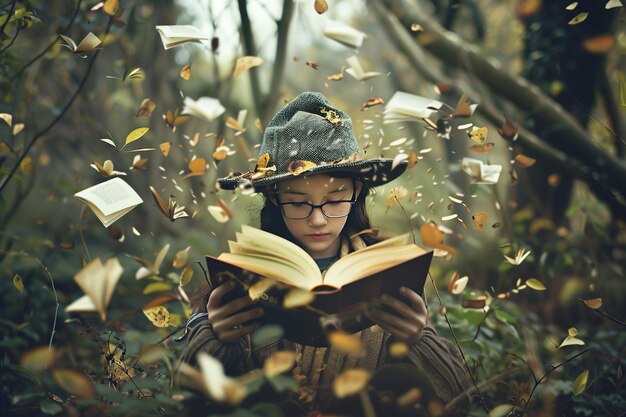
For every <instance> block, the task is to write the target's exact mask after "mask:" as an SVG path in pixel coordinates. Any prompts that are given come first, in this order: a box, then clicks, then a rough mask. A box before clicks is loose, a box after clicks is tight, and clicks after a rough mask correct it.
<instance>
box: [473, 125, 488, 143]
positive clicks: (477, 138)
mask: <svg viewBox="0 0 626 417" xmlns="http://www.w3.org/2000/svg"><path fill="white" fill-rule="evenodd" d="M488 133H489V131H488V130H487V128H486V127H481V128H477V129H474V130H472V131H471V132H468V135H469V137H470V139H471V140H473V141H474V142H476V143H479V144H483V143H485V141H486V140H487V134H488Z"/></svg>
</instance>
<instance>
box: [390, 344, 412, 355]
mask: <svg viewBox="0 0 626 417" xmlns="http://www.w3.org/2000/svg"><path fill="white" fill-rule="evenodd" d="M407 353H409V345H407V344H406V343H404V342H393V343H392V344H390V345H389V354H390V355H391V356H392V357H394V358H403V357H405V356H406V355H407Z"/></svg>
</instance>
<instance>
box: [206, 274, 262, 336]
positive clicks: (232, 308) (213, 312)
mask: <svg viewBox="0 0 626 417" xmlns="http://www.w3.org/2000/svg"><path fill="white" fill-rule="evenodd" d="M235 286H236V284H235V283H234V282H227V283H225V284H222V285H220V286H219V287H217V288H215V289H214V290H213V291H212V292H211V294H210V295H209V302H208V303H207V305H206V310H207V313H208V314H209V317H208V320H209V323H211V326H212V327H213V332H214V333H215V335H216V336H217V338H218V339H219V340H221V341H222V342H225V343H235V342H237V340H239V338H240V337H241V336H245V335H247V334H248V333H251V332H252V331H253V330H254V329H256V328H257V327H259V323H258V322H256V323H252V324H248V325H246V326H244V325H243V323H245V322H247V321H250V320H254V319H256V318H259V317H261V316H262V315H263V314H265V312H264V311H263V308H262V307H257V308H254V309H252V310H246V311H243V312H241V310H242V309H244V308H246V307H248V306H251V305H252V304H255V303H256V301H252V300H251V299H250V297H249V296H248V295H247V294H246V295H245V296H243V297H240V298H237V299H235V300H232V301H230V302H228V303H226V304H223V305H222V297H224V295H225V294H227V293H228V292H229V291H231V290H232V289H233V288H235Z"/></svg>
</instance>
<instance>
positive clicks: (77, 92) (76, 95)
mask: <svg viewBox="0 0 626 417" xmlns="http://www.w3.org/2000/svg"><path fill="white" fill-rule="evenodd" d="M112 22H113V19H112V18H110V19H109V24H108V25H107V28H106V31H105V35H108V33H109V30H110V29H111V24H112ZM100 51H101V49H99V50H97V51H96V52H95V53H94V56H93V58H91V61H90V62H89V66H88V67H87V71H85V75H84V76H83V79H82V80H81V81H80V84H79V85H78V88H77V89H76V91H75V92H74V94H72V97H70V99H69V101H68V102H67V104H66V105H65V107H63V110H61V112H60V113H59V114H58V116H57V117H55V118H54V120H52V122H50V124H48V126H46V127H45V128H44V129H42V130H41V131H39V132H38V133H36V134H35V136H33V138H32V139H31V140H30V142H29V143H28V145H27V146H26V148H25V149H24V152H23V153H22V155H20V157H19V158H18V160H17V162H16V163H15V166H14V167H13V169H12V170H11V171H10V172H9V174H8V175H7V176H6V177H4V178H3V181H2V184H0V193H2V191H3V190H4V189H5V187H6V186H7V184H8V183H9V181H10V180H11V178H13V175H15V172H16V171H17V169H18V168H19V166H20V164H21V163H22V161H23V160H24V158H26V156H27V155H28V152H29V151H30V149H31V148H32V147H33V145H34V144H35V143H36V142H37V140H38V139H40V138H41V137H42V136H44V135H45V134H46V133H48V131H49V130H50V129H52V127H54V125H56V124H57V123H58V122H59V121H60V120H61V119H62V118H63V116H65V113H67V111H68V110H69V108H70V107H71V106H72V104H73V103H74V100H76V97H78V95H79V94H80V92H81V91H82V89H83V87H84V86H85V83H86V82H87V78H89V74H90V73H91V70H92V68H93V65H94V63H95V62H96V58H97V57H98V55H99V54H100Z"/></svg>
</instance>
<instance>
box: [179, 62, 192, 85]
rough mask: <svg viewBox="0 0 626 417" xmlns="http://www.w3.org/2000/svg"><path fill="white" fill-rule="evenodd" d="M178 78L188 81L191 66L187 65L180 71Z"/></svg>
mask: <svg viewBox="0 0 626 417" xmlns="http://www.w3.org/2000/svg"><path fill="white" fill-rule="evenodd" d="M180 78H182V79H183V80H185V81H188V80H189V79H190V78H191V64H187V65H185V66H184V67H182V68H181V69H180Z"/></svg>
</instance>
